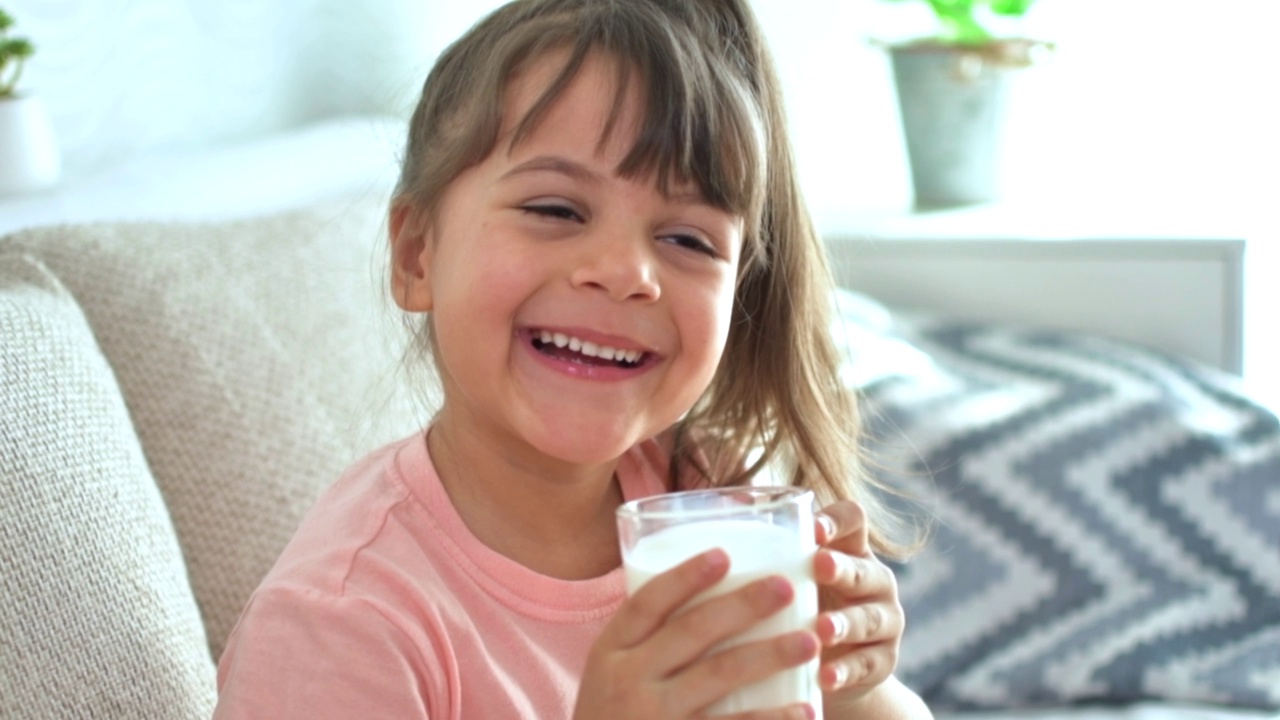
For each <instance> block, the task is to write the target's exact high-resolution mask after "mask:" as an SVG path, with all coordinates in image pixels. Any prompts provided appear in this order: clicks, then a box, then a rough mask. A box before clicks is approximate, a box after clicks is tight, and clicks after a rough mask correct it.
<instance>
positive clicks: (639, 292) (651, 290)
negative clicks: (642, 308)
mask: <svg viewBox="0 0 1280 720" xmlns="http://www.w3.org/2000/svg"><path fill="white" fill-rule="evenodd" d="M617 232H618V231H615V232H614V233H611V234H612V237H608V236H606V235H605V234H603V233H599V234H593V236H591V237H588V238H584V240H585V242H584V243H583V247H582V252H581V253H580V255H579V256H578V257H577V259H576V265H575V267H574V268H573V272H572V275H571V280H572V282H573V284H574V285H575V286H578V287H588V288H596V289H599V290H603V291H604V292H606V293H608V294H609V297H610V298H611V299H613V300H616V301H619V302H621V301H623V300H640V301H642V302H652V301H654V300H657V299H658V296H659V295H660V294H661V290H660V288H659V285H658V267H657V264H658V259H657V257H656V256H655V255H654V246H653V243H654V240H653V238H651V237H647V236H645V235H643V234H640V233H636V232H635V231H632V232H631V233H629V234H627V235H626V236H625V237H623V236H621V235H619V234H617Z"/></svg>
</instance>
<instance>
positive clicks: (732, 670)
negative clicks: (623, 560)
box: [573, 550, 820, 720]
mask: <svg viewBox="0 0 1280 720" xmlns="http://www.w3.org/2000/svg"><path fill="white" fill-rule="evenodd" d="M728 570H729V558H728V556H727V555H725V553H724V552H723V551H721V550H711V551H709V552H706V553H703V554H701V555H698V556H697V557H694V558H692V559H690V560H687V561H685V562H684V563H682V564H680V565H678V566H677V567H675V568H673V569H671V570H669V571H667V572H665V573H663V574H661V575H658V576H656V577H654V578H653V579H652V580H650V581H649V582H648V583H646V584H645V585H644V586H643V587H642V588H640V590H639V591H637V592H636V594H635V595H634V596H633V597H631V598H629V599H628V600H627V601H626V602H625V603H624V604H623V605H622V608H621V609H619V610H618V612H617V614H616V615H615V616H614V617H613V619H612V620H611V621H610V622H609V624H608V625H607V626H606V627H605V629H604V631H603V632H602V633H601V634H600V637H599V638H597V640H596V642H595V645H593V646H592V648H591V652H590V653H589V654H588V656H587V667H586V671H585V672H584V673H583V676H582V684H581V686H580V687H579V689H578V701H577V707H576V708H575V709H574V714H573V717H574V718H575V720H597V719H600V720H604V719H608V720H625V719H627V718H637V719H643V720H652V718H664V719H667V718H670V719H672V720H676V719H679V718H692V717H699V716H700V714H701V713H702V711H703V710H705V709H706V708H707V706H709V705H711V704H712V703H714V702H715V701H717V700H719V699H721V698H723V697H724V696H725V695H727V694H729V693H730V692H731V691H733V690H736V689H737V688H739V687H741V686H743V685H747V684H750V683H752V682H755V681H757V680H760V679H762V678H764V677H767V676H769V675H772V674H774V673H776V672H778V671H780V670H784V669H786V668H789V667H793V666H796V665H801V664H803V663H806V662H808V661H809V660H811V659H813V658H814V657H815V656H816V655H817V654H818V651H819V649H820V648H819V646H818V639H817V638H816V637H815V636H814V635H813V633H810V632H803V631H802V632H795V633H788V634H786V635H780V636H778V637H776V638H770V639H768V640H761V641H758V642H751V643H745V644H743V645H739V646H736V647H733V648H730V649H728V650H724V651H722V652H717V653H715V654H714V655H711V656H710V657H706V656H705V655H706V653H707V651H708V650H710V649H711V648H712V647H713V646H715V645H716V644H717V643H719V642H721V641H722V640H725V639H726V638H728V637H730V636H732V635H736V634H737V633H740V632H742V631H743V630H746V629H747V628H748V627H750V626H752V625H754V624H755V623H757V622H759V621H760V620H762V619H763V618H765V617H766V616H768V615H771V614H773V613H774V612H777V611H778V610H781V609H782V608H783V607H784V606H786V605H787V603H789V602H791V599H792V597H793V596H794V594H795V590H794V589H793V588H792V587H791V584H790V583H788V582H787V581H786V580H785V579H783V578H780V577H774V578H766V579H764V580H761V581H758V582H753V583H750V584H748V585H746V586H744V587H742V588H739V589H738V590H735V591H733V592H730V593H726V594H724V595H720V596H717V597H714V598H711V599H709V600H706V601H705V602H701V603H698V604H697V605H695V606H693V607H691V608H689V609H688V610H687V611H685V612H679V613H677V611H678V610H680V608H681V607H682V606H683V605H684V604H685V603H686V602H688V601H689V600H690V599H691V598H693V597H694V596H695V595H697V594H698V593H699V592H702V591H703V590H706V589H707V588H710V587H711V586H712V585H714V584H716V582H718V581H719V580H720V579H721V578H723V577H724V576H725V574H726V573H727V572H728ZM812 716H813V715H812V714H811V713H810V712H809V708H808V706H807V705H799V706H791V707H787V708H780V709H777V710H770V711H763V712H753V713H746V714H741V715H734V716H730V717H733V718H738V719H739V720H747V719H748V718H749V719H750V720H766V719H773V718H776V719H777V720H784V719H786V718H795V719H796V720H799V719H800V718H808V717H812Z"/></svg>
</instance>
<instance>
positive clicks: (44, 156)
mask: <svg viewBox="0 0 1280 720" xmlns="http://www.w3.org/2000/svg"><path fill="white" fill-rule="evenodd" d="M61 171H62V160H61V158H60V156H59V154H58V141H57V138H56V137H55V136H54V133H53V123H51V122H50V121H49V114H48V113H47V112H45V109H44V103H43V102H41V101H40V98H38V97H34V96H31V95H19V96H17V97H12V98H3V99H0V195H16V194H18V193H24V192H31V191H33V190H42V189H44V188H48V187H52V186H53V185H55V184H57V182H58V176H59V174H60V173H61Z"/></svg>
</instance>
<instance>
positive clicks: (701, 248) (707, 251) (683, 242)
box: [663, 234, 720, 257]
mask: <svg viewBox="0 0 1280 720" xmlns="http://www.w3.org/2000/svg"><path fill="white" fill-rule="evenodd" d="M663 239H664V240H666V241H667V242H670V243H672V244H673V245H677V246H679V247H682V248H685V249H687V250H693V251H695V252H700V253H702V254H703V255H708V256H710V257H720V253H719V252H717V251H716V248H715V246H714V245H712V244H711V243H709V242H707V241H706V240H703V239H702V238H700V237H698V236H697V235H682V234H675V235H667V236H664V238H663Z"/></svg>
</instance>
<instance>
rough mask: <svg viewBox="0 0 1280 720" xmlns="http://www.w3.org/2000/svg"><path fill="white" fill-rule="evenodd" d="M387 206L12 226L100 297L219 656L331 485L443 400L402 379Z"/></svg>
mask: <svg viewBox="0 0 1280 720" xmlns="http://www.w3.org/2000/svg"><path fill="white" fill-rule="evenodd" d="M384 212H385V206H384V204H383V203H381V202H370V201H354V200H352V201H350V202H340V203H330V204H326V205H324V206H322V207H313V208H308V209H305V210H299V211H296V212H290V213H284V214H279V215H273V216H268V217H261V218H253V219H246V220H239V221H232V222H223V223H210V224H198V223H143V224H115V225H98V226H68V227H61V228H45V229H38V230H32V231H27V232H24V233H20V234H16V235H14V236H11V237H10V238H8V239H6V240H4V241H0V251H3V248H4V247H5V246H6V245H7V246H8V247H10V248H11V249H13V248H20V249H23V250H25V251H26V252H29V253H32V254H34V255H37V256H39V258H40V259H41V260H42V261H43V262H44V263H45V264H46V265H47V266H48V267H49V268H50V269H51V270H52V271H53V272H54V273H55V274H56V275H57V276H58V278H59V279H60V280H61V281H62V283H63V284H65V285H66V286H67V288H68V289H69V290H70V291H71V293H72V294H73V295H75V297H76V299H77V300H78V301H79V302H80V305H81V306H82V307H83V308H84V311H85V315H86V316H87V318H88V320H89V324H90V325H91V326H92V328H93V331H94V334H95V335H96V336H97V338H98V343H99V345H100V346H101V348H102V352H103V354H104V355H105V356H106V357H107V360H108V361H109V362H110V363H111V366H112V367H113V368H114V370H115V373H116V377H117V379H118V381H119V384H120V388H121V391H122V393H123V395H124V397H125V400H126V402H127V403H128V407H129V412H130V414H131V415H132V417H133V421H134V425H135V426H136V428H137V432H138V437H139V438H140V439H141V441H142V447H143V449H144V452H145V453H146V458H147V461H148V462H149V464H150V467H151V471H152V473H153V474H154V476H155V478H156V482H157V483H158V484H159V486H160V489H161V492H162V493H163V494H164V498H165V501H166V503H167V504H168V507H169V511H170V513H171V514H172V517H173V522H174V525H175V526H176V528H177V531H178V537H179V540H180V542H181V545H182V550H183V553H184V555H185V557H186V560H187V567H188V571H189V573H190V576H191V582H192V586H193V588H194V589H195V592H196V597H197V600H198V602H199V604H200V609H201V612H202V614H203V617H204V621H205V628H206V631H207V633H208V638H209V644H210V647H211V650H212V653H213V655H214V657H217V656H219V655H220V654H221V651H222V647H223V643H224V642H225V640H226V636H227V634H228V633H229V631H230V629H231V627H232V625H233V624H234V622H235V620H236V618H237V617H238V615H239V612H240V610H241V608H242V606H243V605H244V602H245V601H246V600H247V598H248V596H249V593H250V592H251V591H252V590H253V588H254V587H256V585H257V583H258V582H259V580H260V579H261V577H262V576H263V575H264V574H265V573H266V571H267V570H268V569H269V568H270V566H271V563H272V562H273V561H274V560H275V558H276V556H277V555H278V554H279V552H280V550H281V549H282V548H283V547H284V544H285V543H286V542H287V541H288V539H289V537H290V536H291V535H292V533H293V531H294V529H295V527H296V526H297V523H298V521H299V520H300V518H301V517H302V515H303V514H304V513H305V512H306V511H307V509H308V508H309V507H310V505H311V503H312V501H313V500H314V498H315V497H316V495H317V494H318V493H319V492H320V490H321V489H323V488H324V487H325V486H326V485H327V484H329V483H330V482H332V481H333V480H334V479H335V478H336V477H337V476H338V475H339V474H340V473H341V471H342V470H343V469H344V468H345V467H346V466H347V465H349V464H350V463H351V462H352V461H353V460H355V459H356V458H357V457H358V456H359V455H360V454H363V453H364V452H365V451H367V450H368V449H371V448H372V447H374V446H376V445H378V444H380V443H382V442H385V441H388V440H390V439H393V438H394V437H397V436H402V435H404V434H407V433H408V432H411V431H412V430H413V429H414V427H416V426H417V425H419V424H420V423H421V422H422V420H423V419H424V417H425V416H426V413H427V411H428V408H418V407H416V406H415V405H414V404H413V403H412V402H411V400H410V395H409V394H407V393H404V392H400V391H399V390H398V387H399V385H398V375H397V373H396V369H397V360H398V358H399V355H398V353H399V352H400V350H401V349H402V348H401V346H400V344H399V343H400V338H399V336H398V335H397V334H396V333H395V329H396V327H397V325H396V323H395V322H394V321H393V315H392V313H391V312H390V309H391V307H392V305H391V303H390V301H389V300H387V301H383V300H382V299H381V298H382V297H383V296H384V295H385V291H384V289H383V288H384V287H385V282H386V281H385V279H384V275H383V272H382V269H381V268H382V267H383V266H384V263H383V262H382V258H383V256H384V255H385V252H384V251H383V249H382V247H383V243H384V240H383V232H384V223H383V216H384ZM428 385H429V383H428ZM374 418H378V419H380V420H379V421H378V422H373V421H372V419H374Z"/></svg>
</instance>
